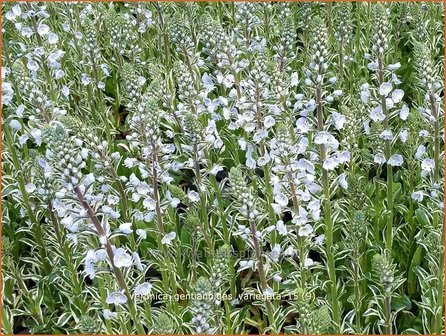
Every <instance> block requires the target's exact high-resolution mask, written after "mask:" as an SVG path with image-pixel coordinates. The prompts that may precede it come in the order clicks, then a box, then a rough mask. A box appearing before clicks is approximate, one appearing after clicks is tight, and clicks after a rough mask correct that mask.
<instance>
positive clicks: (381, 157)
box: [373, 153, 386, 165]
mask: <svg viewBox="0 0 446 336" xmlns="http://www.w3.org/2000/svg"><path fill="white" fill-rule="evenodd" d="M373 161H374V162H375V163H377V164H379V165H381V164H383V163H385V162H386V157H385V156H384V154H382V153H378V154H375V156H374V158H373Z"/></svg>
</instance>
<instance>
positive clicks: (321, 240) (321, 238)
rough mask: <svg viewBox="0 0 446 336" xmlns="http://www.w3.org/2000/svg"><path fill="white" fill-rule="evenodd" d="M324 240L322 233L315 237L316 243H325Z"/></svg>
mask: <svg viewBox="0 0 446 336" xmlns="http://www.w3.org/2000/svg"><path fill="white" fill-rule="evenodd" d="M324 241H325V235H324V234H321V235H319V236H317V237H316V238H315V239H314V242H315V243H316V245H322V244H323V243H324Z"/></svg>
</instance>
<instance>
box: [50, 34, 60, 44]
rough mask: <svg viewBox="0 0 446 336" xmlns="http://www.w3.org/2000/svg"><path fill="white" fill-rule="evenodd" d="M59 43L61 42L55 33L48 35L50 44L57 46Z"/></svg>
mask: <svg viewBox="0 0 446 336" xmlns="http://www.w3.org/2000/svg"><path fill="white" fill-rule="evenodd" d="M57 41H59V36H58V35H57V34H55V33H50V34H49V35H48V43H49V44H56V43H57Z"/></svg>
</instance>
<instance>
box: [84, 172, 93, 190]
mask: <svg viewBox="0 0 446 336" xmlns="http://www.w3.org/2000/svg"><path fill="white" fill-rule="evenodd" d="M95 181H96V178H95V177H94V175H93V173H90V174H88V175H87V176H85V177H84V179H83V181H82V184H83V185H84V186H85V187H89V186H90V185H92V184H93V183H94V182H95Z"/></svg>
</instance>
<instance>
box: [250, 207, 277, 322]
mask: <svg viewBox="0 0 446 336" xmlns="http://www.w3.org/2000/svg"><path fill="white" fill-rule="evenodd" d="M248 218H249V213H248ZM249 225H250V229H251V235H252V240H253V242H254V251H255V254H256V259H257V261H258V263H259V267H258V268H259V278H260V286H261V287H262V291H263V293H262V295H264V292H265V290H266V289H267V288H268V283H267V281H266V274H265V269H264V266H263V261H262V251H261V249H260V244H259V240H258V238H257V226H256V223H255V221H254V220H250V221H249ZM266 309H267V312H268V320H269V325H270V326H273V325H274V313H273V305H272V303H271V301H269V300H267V301H266Z"/></svg>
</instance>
